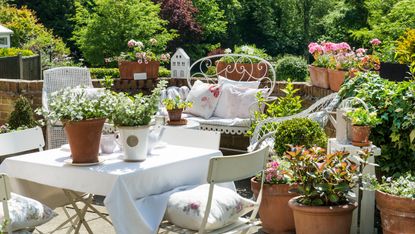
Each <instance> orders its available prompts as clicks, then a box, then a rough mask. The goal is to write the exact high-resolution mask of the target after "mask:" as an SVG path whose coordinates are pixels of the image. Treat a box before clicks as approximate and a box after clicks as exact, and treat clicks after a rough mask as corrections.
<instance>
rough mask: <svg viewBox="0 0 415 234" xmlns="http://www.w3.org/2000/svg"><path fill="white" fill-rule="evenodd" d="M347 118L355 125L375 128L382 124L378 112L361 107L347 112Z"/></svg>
mask: <svg viewBox="0 0 415 234" xmlns="http://www.w3.org/2000/svg"><path fill="white" fill-rule="evenodd" d="M346 116H347V117H348V118H349V119H350V120H351V121H352V124H353V125H359V126H371V127H373V126H376V125H377V124H379V123H380V119H379V118H378V117H377V113H376V112H369V111H368V110H366V109H365V108H361V107H359V108H356V109H352V110H349V111H347V112H346Z"/></svg>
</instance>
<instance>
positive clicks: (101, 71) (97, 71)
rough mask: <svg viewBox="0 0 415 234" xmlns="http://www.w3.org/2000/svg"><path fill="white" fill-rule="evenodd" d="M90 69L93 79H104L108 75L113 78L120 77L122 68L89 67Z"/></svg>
mask: <svg viewBox="0 0 415 234" xmlns="http://www.w3.org/2000/svg"><path fill="white" fill-rule="evenodd" d="M89 71H90V72H91V78H93V79H102V78H105V77H106V76H110V77H112V78H119V77H120V70H119V69H118V68H89Z"/></svg>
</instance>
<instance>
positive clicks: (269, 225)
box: [251, 178, 298, 234]
mask: <svg viewBox="0 0 415 234" xmlns="http://www.w3.org/2000/svg"><path fill="white" fill-rule="evenodd" d="M260 186H261V184H260V183H258V182H257V181H255V178H252V179H251V190H252V192H253V193H254V195H255V196H256V197H257V196H258V193H259V189H260ZM290 189H291V186H290V185H288V184H274V185H270V184H264V187H263V189H262V200H261V205H260V207H259V217H260V219H261V222H262V230H263V231H264V232H266V233H275V234H277V233H286V234H288V233H295V225H294V217H293V212H292V210H291V209H290V207H289V206H288V201H289V200H290V199H291V198H293V197H295V196H297V195H298V194H296V193H289V192H288V191H289V190H290Z"/></svg>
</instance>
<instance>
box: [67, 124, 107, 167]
mask: <svg viewBox="0 0 415 234" xmlns="http://www.w3.org/2000/svg"><path fill="white" fill-rule="evenodd" d="M104 123H105V118H104V119H88V120H81V121H67V122H64V124H65V125H64V126H65V127H64V128H65V133H66V136H67V137H68V141H69V147H70V149H71V155H72V162H73V163H94V162H98V153H99V145H100V140H101V132H102V127H103V126H104Z"/></svg>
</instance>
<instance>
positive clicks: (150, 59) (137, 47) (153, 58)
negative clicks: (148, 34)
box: [116, 38, 170, 80]
mask: <svg viewBox="0 0 415 234" xmlns="http://www.w3.org/2000/svg"><path fill="white" fill-rule="evenodd" d="M127 46H128V48H129V51H128V52H123V53H121V55H120V56H119V57H117V58H116V59H117V61H118V66H119V69H120V77H121V79H129V80H133V79H134V73H146V76H147V79H155V78H157V77H158V70H159V67H160V62H162V63H167V62H169V60H170V55H169V54H168V53H163V51H164V50H165V46H164V45H162V43H159V42H158V41H157V40H156V39H155V38H151V39H150V40H149V41H148V42H146V43H143V42H141V41H135V40H133V39H131V40H129V41H128V42H127Z"/></svg>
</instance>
